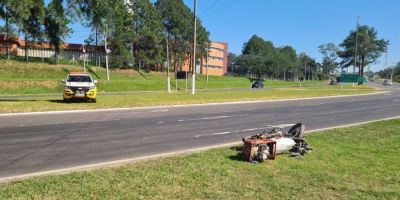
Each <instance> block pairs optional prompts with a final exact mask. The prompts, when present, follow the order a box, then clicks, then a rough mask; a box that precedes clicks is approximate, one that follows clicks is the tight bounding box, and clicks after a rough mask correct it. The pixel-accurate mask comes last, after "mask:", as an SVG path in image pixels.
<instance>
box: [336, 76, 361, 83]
mask: <svg viewBox="0 0 400 200" xmlns="http://www.w3.org/2000/svg"><path fill="white" fill-rule="evenodd" d="M340 82H345V83H356V82H358V75H357V74H341V75H340Z"/></svg>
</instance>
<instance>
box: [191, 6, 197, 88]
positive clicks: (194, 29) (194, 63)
mask: <svg viewBox="0 0 400 200" xmlns="http://www.w3.org/2000/svg"><path fill="white" fill-rule="evenodd" d="M196 4H197V1H196V0H194V26H193V66H192V68H193V69H192V70H193V74H192V94H193V95H194V94H195V93H196V91H195V90H196V85H195V84H196V25H197V17H196Z"/></svg>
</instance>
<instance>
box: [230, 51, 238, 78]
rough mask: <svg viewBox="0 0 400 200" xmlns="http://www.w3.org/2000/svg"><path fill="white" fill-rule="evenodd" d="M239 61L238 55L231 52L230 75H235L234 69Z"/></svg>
mask: <svg viewBox="0 0 400 200" xmlns="http://www.w3.org/2000/svg"><path fill="white" fill-rule="evenodd" d="M237 60H238V57H237V55H236V54H234V53H231V52H229V53H228V73H229V72H230V73H231V74H232V75H233V72H234V67H235V65H236V62H237Z"/></svg>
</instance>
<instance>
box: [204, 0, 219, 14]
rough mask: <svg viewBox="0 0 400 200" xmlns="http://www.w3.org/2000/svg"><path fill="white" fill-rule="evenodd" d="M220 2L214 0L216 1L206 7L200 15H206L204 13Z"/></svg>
mask: <svg viewBox="0 0 400 200" xmlns="http://www.w3.org/2000/svg"><path fill="white" fill-rule="evenodd" d="M218 2H220V0H216V1H214V3H213V4H211V6H209V7H208V8H207V9H205V10H204V11H203V12H201V14H200V15H204V14H206V13H207V12H208V11H209V10H211V9H212V8H214V6H215V5H217V3H218Z"/></svg>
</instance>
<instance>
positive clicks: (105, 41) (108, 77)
mask: <svg viewBox="0 0 400 200" xmlns="http://www.w3.org/2000/svg"><path fill="white" fill-rule="evenodd" d="M104 49H105V52H106V70H107V81H109V80H110V74H109V72H108V53H109V52H110V50H109V49H108V48H107V34H106V32H104Z"/></svg>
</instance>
